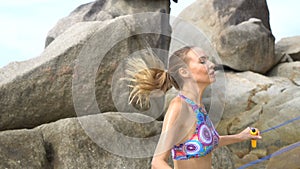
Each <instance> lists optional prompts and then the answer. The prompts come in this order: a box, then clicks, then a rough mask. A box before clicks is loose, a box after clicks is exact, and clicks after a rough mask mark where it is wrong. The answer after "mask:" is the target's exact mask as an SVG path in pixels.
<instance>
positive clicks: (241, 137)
mask: <svg viewBox="0 0 300 169" xmlns="http://www.w3.org/2000/svg"><path fill="white" fill-rule="evenodd" d="M250 130H251V129H250V127H247V128H246V129H245V130H243V131H242V132H240V133H239V134H234V135H226V136H220V140H219V147H222V146H226V145H229V144H234V143H239V142H242V141H245V140H249V139H255V140H257V139H261V138H262V137H261V136H260V134H259V133H258V135H257V136H254V135H251V134H250ZM256 130H257V129H256Z"/></svg>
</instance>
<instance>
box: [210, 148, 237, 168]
mask: <svg viewBox="0 0 300 169" xmlns="http://www.w3.org/2000/svg"><path fill="white" fill-rule="evenodd" d="M212 161H213V163H212V169H221V168H227V169H233V168H234V161H233V158H232V153H231V152H230V150H229V149H228V148H227V147H226V146H225V147H220V148H217V149H216V150H215V151H213V154H212Z"/></svg>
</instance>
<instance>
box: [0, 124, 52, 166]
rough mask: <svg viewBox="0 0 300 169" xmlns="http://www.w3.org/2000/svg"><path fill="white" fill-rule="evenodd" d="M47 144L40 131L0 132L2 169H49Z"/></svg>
mask: <svg viewBox="0 0 300 169" xmlns="http://www.w3.org/2000/svg"><path fill="white" fill-rule="evenodd" d="M44 146H45V144H44V140H43V137H42V134H41V133H40V132H39V131H36V130H34V131H32V130H25V129H23V130H15V131H4V132H0V160H1V163H0V168H3V169H6V168H15V169H19V168H20V169H23V168H48V166H49V163H48V160H47V155H46V150H45V147H44Z"/></svg>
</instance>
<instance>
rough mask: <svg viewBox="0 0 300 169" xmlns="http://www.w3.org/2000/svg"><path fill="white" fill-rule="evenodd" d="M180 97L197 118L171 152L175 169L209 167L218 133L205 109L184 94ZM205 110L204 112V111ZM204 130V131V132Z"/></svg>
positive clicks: (209, 168)
mask: <svg viewBox="0 0 300 169" xmlns="http://www.w3.org/2000/svg"><path fill="white" fill-rule="evenodd" d="M180 97H182V98H183V99H184V100H185V101H186V102H187V103H188V104H189V106H190V107H191V108H192V109H193V110H192V111H194V112H195V113H196V118H197V120H196V121H195V125H194V127H193V129H192V130H191V131H190V132H189V134H188V135H187V136H186V137H185V138H184V139H183V140H182V141H181V142H180V144H178V145H175V146H174V147H173V149H172V150H171V152H172V157H173V161H174V168H175V169H186V168H189V169H211V162H212V157H211V156H212V155H211V152H212V150H213V149H214V148H215V147H216V146H217V144H218V140H219V135H218V133H217V132H216V131H215V129H214V126H213V124H212V123H211V121H210V119H209V117H208V115H207V113H206V111H205V109H204V110H202V111H199V110H201V109H199V107H197V106H196V108H195V104H194V103H193V102H192V101H191V100H189V99H188V98H186V97H184V96H182V95H181V96H180ZM204 111H205V113H204ZM204 131H205V132H204Z"/></svg>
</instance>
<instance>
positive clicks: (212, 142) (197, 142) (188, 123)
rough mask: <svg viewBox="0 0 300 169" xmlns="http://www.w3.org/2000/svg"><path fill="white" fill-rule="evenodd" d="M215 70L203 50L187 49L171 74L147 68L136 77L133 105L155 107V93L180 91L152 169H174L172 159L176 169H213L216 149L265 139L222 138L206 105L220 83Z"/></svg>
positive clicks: (166, 119)
mask: <svg viewBox="0 0 300 169" xmlns="http://www.w3.org/2000/svg"><path fill="white" fill-rule="evenodd" d="M132 65H135V64H132ZM214 69H215V65H214V64H213V63H212V62H211V61H209V60H208V57H207V56H206V54H205V52H204V51H203V50H202V49H201V48H198V47H189V46H187V47H183V48H181V49H179V50H178V51H176V52H175V53H174V54H173V55H172V56H171V57H170V58H169V69H168V70H167V71H165V70H162V69H158V68H147V69H144V70H142V71H139V72H138V73H136V74H134V75H132V79H131V81H132V85H131V87H132V88H133V90H132V92H131V94H130V102H131V103H133V102H134V103H139V104H140V105H141V106H143V105H146V106H151V105H149V97H150V94H151V92H152V91H157V90H159V91H161V92H164V93H166V92H167V91H168V90H169V89H170V88H171V87H174V88H176V89H177V90H178V91H179V95H178V96H177V97H175V98H174V99H173V100H172V101H171V102H170V104H169V107H168V110H167V112H166V114H165V117H164V121H163V127H162V132H161V136H160V139H159V142H158V144H157V148H156V152H155V154H154V156H153V159H152V169H171V167H170V166H169V164H168V159H169V156H170V155H172V159H173V163H174V168H175V169H211V167H212V153H211V152H212V151H213V150H214V149H215V148H217V147H221V146H225V145H229V144H233V143H238V142H242V141H245V140H248V139H260V138H261V136H260V134H258V135H257V136H253V135H251V134H250V130H251V128H246V129H244V130H243V131H242V132H241V133H239V134H236V135H226V136H219V134H218V132H217V131H216V130H215V128H214V126H213V124H212V122H211V120H210V119H209V116H208V114H207V112H206V110H205V107H204V105H203V103H202V94H203V92H204V90H205V88H206V87H208V86H209V85H210V84H211V83H213V82H215V80H216V76H215V70H214ZM256 130H257V129H256Z"/></svg>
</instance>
